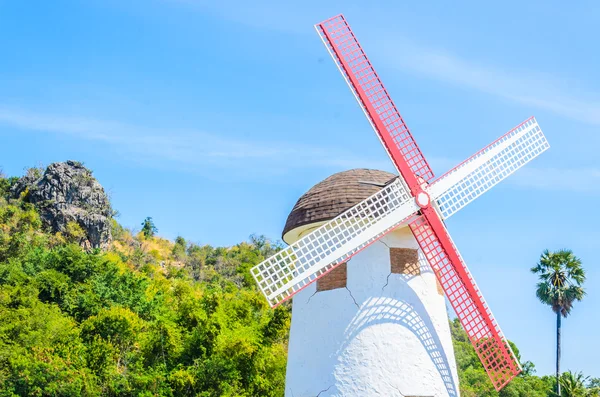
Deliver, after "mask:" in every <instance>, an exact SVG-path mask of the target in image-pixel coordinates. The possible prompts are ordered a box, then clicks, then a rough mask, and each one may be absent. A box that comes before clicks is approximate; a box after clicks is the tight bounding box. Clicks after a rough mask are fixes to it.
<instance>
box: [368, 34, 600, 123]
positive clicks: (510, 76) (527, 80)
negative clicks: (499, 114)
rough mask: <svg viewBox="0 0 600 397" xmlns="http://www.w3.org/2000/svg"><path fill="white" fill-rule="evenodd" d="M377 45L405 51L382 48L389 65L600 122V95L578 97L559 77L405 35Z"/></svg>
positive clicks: (521, 102)
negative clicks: (421, 42) (465, 55)
mask: <svg viewBox="0 0 600 397" xmlns="http://www.w3.org/2000/svg"><path fill="white" fill-rule="evenodd" d="M377 45H378V46H379V48H385V47H386V46H387V48H402V51H383V50H381V51H380V53H381V54H385V55H384V61H386V62H387V63H388V66H391V67H395V68H398V69H401V70H403V71H409V72H411V73H414V74H417V75H421V76H424V77H428V78H433V79H436V80H439V81H443V82H445V83H450V84H454V85H457V86H460V87H463V88H469V89H473V90H476V91H480V92H483V93H486V94H490V95H494V96H496V97H500V98H503V99H506V100H509V101H513V102H516V103H519V104H522V105H526V106H529V107H532V108H537V109H543V110H547V111H550V112H553V113H555V114H557V115H560V116H563V117H567V118H570V119H573V120H577V121H581V122H584V123H588V124H593V125H600V94H590V95H588V96H586V97H585V98H582V97H577V96H575V95H573V94H572V93H570V92H569V91H568V89H565V88H564V87H563V88H561V86H562V85H563V84H561V80H562V79H561V78H560V77H557V76H551V75H547V74H541V73H534V72H528V71H523V70H511V69H509V68H507V67H503V66H500V65H499V66H492V65H486V64H485V63H483V62H478V61H476V60H468V59H464V58H461V57H459V56H456V55H454V54H452V53H450V52H448V51H444V50H439V49H433V48H427V47H424V46H421V45H417V44H416V43H414V42H411V41H409V40H406V39H404V38H397V39H396V40H394V41H393V42H392V41H388V42H385V43H384V42H379V43H377ZM390 46H391V47H390Z"/></svg>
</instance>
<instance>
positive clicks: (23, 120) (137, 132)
mask: <svg viewBox="0 0 600 397" xmlns="http://www.w3.org/2000/svg"><path fill="white" fill-rule="evenodd" d="M0 124H4V125H9V126H12V127H14V128H17V129H21V130H26V131H37V132H39V133H53V134H61V135H70V136H72V137H75V138H77V139H84V140H91V141H96V142H101V143H104V144H107V145H109V146H110V147H112V148H113V149H115V150H116V151H117V152H119V153H122V154H123V155H126V156H127V157H128V158H131V157H130V156H135V158H132V160H134V161H138V162H145V161H153V162H168V163H169V164H170V165H171V166H176V167H179V168H182V169H186V170H187V169H192V168H194V167H198V169H206V168H228V169H234V170H243V171H244V173H246V174H247V173H248V172H252V171H257V172H260V173H265V174H280V173H285V172H288V171H290V170H291V169H298V168H313V167H331V168H334V169H338V168H353V167H372V168H389V164H386V162H385V160H386V159H381V160H371V159H365V158H362V157H361V156H356V155H353V154H351V153H345V152H341V151H340V150H339V149H337V150H336V149H332V148H321V147H315V146H309V145H300V144H293V145H290V144H288V143H284V142H272V141H268V142H257V141H255V140H253V141H248V140H244V139H232V138H231V137H229V136H228V137H227V138H224V136H227V135H225V134H222V135H220V134H214V133H206V132H203V131H193V130H175V129H174V130H160V129H154V128H149V127H146V126H139V125H131V124H127V123H121V122H118V121H110V120H101V119H95V118H88V117H75V116H64V115H57V114H47V113H40V112H34V111H28V110H23V109H14V108H9V107H2V106H0ZM163 165H164V164H163Z"/></svg>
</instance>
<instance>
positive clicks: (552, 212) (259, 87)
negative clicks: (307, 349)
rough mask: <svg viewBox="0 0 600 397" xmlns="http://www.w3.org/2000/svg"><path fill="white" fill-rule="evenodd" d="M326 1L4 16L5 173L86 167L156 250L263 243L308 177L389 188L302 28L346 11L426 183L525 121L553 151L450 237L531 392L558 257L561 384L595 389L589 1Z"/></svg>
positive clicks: (68, 8)
mask: <svg viewBox="0 0 600 397" xmlns="http://www.w3.org/2000/svg"><path fill="white" fill-rule="evenodd" d="M324 3H325V2H322V1H302V2H293V3H292V2H287V4H286V3H285V2H271V3H268V2H262V1H253V2H229V1H220V2H217V1H212V2H208V1H206V2H205V1H196V0H144V1H142V0H131V1H127V2H122V1H116V0H102V1H100V0H89V1H86V2H81V1H64V0H55V1H52V2H35V4H34V3H33V2H25V1H20V2H14V1H7V0H0V49H1V54H2V56H1V58H0V149H2V150H1V152H0V166H1V167H2V168H3V169H4V171H5V172H6V173H8V174H10V175H20V174H22V172H23V170H24V169H25V168H27V167H30V166H34V165H39V164H43V165H47V164H49V163H51V162H54V161H64V160H66V159H76V160H80V161H83V162H85V164H86V165H87V166H88V167H90V168H91V169H93V170H94V174H95V175H96V177H97V178H98V179H99V180H100V182H101V183H102V184H103V185H104V186H105V187H106V188H107V190H108V191H109V192H110V194H111V197H112V202H113V205H114V207H115V208H116V209H118V210H119V211H120V213H121V216H120V219H119V220H120V222H122V223H123V224H124V225H126V226H129V227H133V228H139V225H140V223H141V221H142V220H143V218H144V217H146V216H152V217H153V218H154V220H155V222H156V224H157V226H158V228H159V231H160V234H161V235H163V236H165V237H169V238H174V237H175V236H177V235H182V236H184V237H186V238H187V239H189V240H191V241H194V242H197V243H200V244H212V245H231V244H235V243H237V242H239V241H242V240H244V239H246V238H247V237H248V236H249V235H250V234H252V233H259V234H265V235H267V236H270V237H273V238H279V236H280V232H281V230H282V228H283V225H284V223H285V219H286V217H287V214H288V212H289V211H290V209H291V207H292V206H293V205H294V203H295V201H296V200H297V198H298V197H299V196H300V195H301V194H302V193H304V192H305V191H306V190H307V189H309V188H310V187H311V186H312V185H313V184H315V183H317V182H318V181H320V180H321V179H323V178H325V177H327V176H328V175H330V174H332V173H334V172H338V171H342V170H346V169H350V168H357V167H368V168H380V169H385V170H389V171H392V170H393V167H392V165H391V163H390V161H389V160H388V158H387V156H386V154H385V152H384V151H383V149H382V148H381V146H380V144H379V141H378V140H377V138H376V136H375V134H374V133H373V131H372V130H371V129H370V126H369V124H368V123H367V121H366V120H365V118H364V115H363V114H362V112H361V111H360V109H359V108H358V106H357V104H356V102H355V100H354V98H353V96H352V95H351V93H350V91H349V90H348V89H347V88H346V86H345V83H344V81H343V79H342V78H341V77H340V76H339V73H338V71H337V69H336V68H335V66H334V64H333V62H332V61H331V59H330V58H329V56H328V54H327V52H326V50H325V48H324V47H323V45H322V43H321V41H320V40H319V38H318V36H317V35H316V33H315V31H314V29H313V24H315V23H317V22H320V21H321V20H324V19H326V18H328V17H330V16H333V15H335V14H338V13H344V14H345V16H346V17H347V18H348V20H349V22H350V23H351V25H352V27H353V29H354V31H355V33H356V34H357V35H358V37H359V39H360V41H361V43H362V44H363V46H364V47H365V50H366V51H367V54H368V55H369V57H370V58H371V60H372V61H373V63H374V64H375V66H376V68H377V70H378V72H379V74H380V76H381V78H382V79H383V81H384V83H385V84H386V86H387V88H388V90H389V91H390V93H391V95H392V97H393V98H394V101H395V102H396V104H397V106H398V107H399V109H400V111H401V113H402V115H403V117H404V118H405V120H406V122H407V123H408V125H409V127H410V128H411V130H412V131H413V134H414V135H415V138H416V140H417V142H418V144H419V145H420V147H421V149H422V151H423V152H424V154H425V156H426V157H427V158H428V160H429V161H430V163H431V164H432V166H433V168H434V171H435V172H436V174H437V175H441V174H442V173H443V172H445V171H446V170H447V169H449V168H451V167H452V166H453V165H454V164H456V163H458V162H460V161H461V160H463V159H464V158H466V157H468V156H469V155H470V154H472V153H474V152H475V151H477V150H479V149H480V148H481V147H483V146H485V145H487V144H488V143H490V142H492V141H493V140H494V139H495V138H496V137H498V136H499V135H501V134H502V133H504V132H506V131H507V130H509V129H510V128H512V127H513V126H515V125H517V124H519V123H520V122H521V121H523V120H524V119H526V118H527V117H529V116H531V115H535V116H536V118H537V120H538V122H539V123H540V125H541V127H542V128H543V129H544V132H545V134H546V136H547V137H548V140H549V141H550V144H551V149H550V150H549V151H547V152H546V153H544V154H543V155H542V156H541V157H540V158H539V159H536V160H535V161H534V162H532V163H531V164H529V165H528V166H527V168H526V169H523V170H520V171H519V172H518V173H517V174H516V175H514V176H512V177H511V178H509V180H507V181H506V182H503V183H502V184H501V185H499V186H497V187H496V188H494V189H493V190H492V191H491V192H490V193H487V194H486V195H484V196H482V197H481V198H479V199H478V200H476V201H475V202H474V203H472V204H471V205H469V206H468V207H466V208H465V209H463V210H462V211H461V212H460V213H458V214H457V215H455V216H454V217H452V218H451V219H450V220H449V221H448V227H449V230H450V232H451V234H452V236H453V239H454V241H455V243H456V244H457V245H458V247H459V248H460V250H461V253H462V255H463V257H464V258H465V260H466V261H467V263H468V264H469V265H470V268H471V271H472V273H473V274H474V276H475V278H476V280H477V282H478V284H479V286H480V288H481V289H482V290H483V292H484V295H485V296H486V299H487V301H488V303H489V304H490V306H491V308H492V310H493V311H494V314H495V315H496V317H497V319H498V321H499V323H500V325H501V326H502V328H503V330H504V333H505V334H506V336H507V337H508V338H510V339H511V340H513V341H515V342H516V343H517V345H518V346H519V348H520V350H521V352H522V355H523V356H524V358H525V359H528V360H532V361H534V363H535V364H536V366H537V368H538V373H539V374H546V373H551V372H552V370H553V360H554V328H553V327H554V321H555V319H554V317H553V315H552V313H551V311H550V310H549V309H547V308H546V307H542V306H541V305H540V304H539V303H537V301H536V299H535V296H534V284H535V277H534V276H533V275H531V274H530V273H529V268H530V267H531V266H533V265H534V264H535V262H536V260H537V259H538V257H539V254H540V253H541V251H542V250H543V249H545V248H549V249H558V248H563V247H568V248H571V249H573V250H574V251H575V253H576V254H577V255H579V256H580V257H581V258H582V259H583V262H584V264H585V265H586V267H587V271H588V277H589V280H588V282H587V287H588V296H587V297H586V299H585V301H584V302H582V303H580V304H577V306H576V307H575V309H574V311H573V315H572V317H570V318H568V319H567V320H566V321H565V322H564V331H563V334H564V353H563V368H564V369H572V370H582V371H584V372H585V373H586V374H589V375H593V376H600V363H599V362H598V359H597V358H598V353H599V352H600V342H599V340H598V338H597V336H596V335H597V330H598V328H599V327H600V319H599V316H598V308H599V307H600V270H599V269H600V268H599V266H598V260H597V257H596V255H595V254H596V249H597V248H598V246H599V243H598V241H599V239H600V232H598V230H597V227H596V225H597V223H598V221H600V216H599V214H598V210H597V203H598V200H599V198H600V160H599V159H598V148H599V147H600V134H598V132H599V128H600V79H599V78H598V73H597V71H598V70H600V55H599V52H598V51H597V45H598V44H597V40H598V34H599V33H598V21H599V19H600V3H598V2H593V1H587V2H586V1H580V2H576V3H572V4H569V5H568V7H567V5H566V4H565V3H560V2H549V1H504V2H498V3H489V2H463V3H462V4H461V5H457V4H450V3H447V2H441V1H440V2H437V1H436V2H398V1H378V2H371V3H374V4H368V3H367V2H364V1H349V0H346V1H328V2H326V4H324ZM375 3H376V4H375Z"/></svg>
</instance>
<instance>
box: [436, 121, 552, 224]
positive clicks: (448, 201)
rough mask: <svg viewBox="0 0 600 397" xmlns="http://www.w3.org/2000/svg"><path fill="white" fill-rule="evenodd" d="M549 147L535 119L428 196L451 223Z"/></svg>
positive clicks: (449, 175)
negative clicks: (476, 200)
mask: <svg viewBox="0 0 600 397" xmlns="http://www.w3.org/2000/svg"><path fill="white" fill-rule="evenodd" d="M549 147H550V145H549V144H548V141H547V140H546V137H545V136H544V134H543V132H542V130H541V129H540V126H539V125H538V123H537V121H536V120H535V118H534V117H531V118H529V119H527V120H526V121H524V122H523V123H522V124H520V125H518V126H517V127H515V128H513V129H512V130H510V131H509V132H508V133H506V134H505V135H503V136H501V137H500V138H499V139H498V140H496V141H495V142H493V143H492V144H491V145H489V146H486V147H485V148H483V149H482V150H481V151H479V152H477V153H476V154H475V155H473V156H471V157H470V158H468V159H467V160H465V161H464V162H462V163H461V164H459V165H458V166H457V167H455V168H454V169H452V170H450V171H449V172H447V173H446V174H444V175H443V176H441V177H440V178H438V179H437V180H436V181H435V182H433V183H432V184H431V186H430V187H429V189H428V192H429V194H430V195H431V197H432V198H433V200H434V201H435V202H436V203H437V205H438V209H439V212H440V214H441V216H442V218H443V219H448V218H449V217H450V216H452V215H454V214H455V213H456V212H458V211H459V210H460V209H461V208H463V207H464V206H466V205H467V204H469V203H470V202H471V201H473V200H475V199H476V198H477V197H479V196H481V195H482V194H483V193H485V192H487V191H488V190H489V189H491V188H492V187H493V186H494V185H496V184H498V183H499V182H500V181H502V180H503V179H505V178H506V177H508V176H509V175H510V174H512V173H513V172H515V171H516V170H518V169H519V168H521V167H522V166H524V165H525V164H527V163H528V162H530V161H531V160H533V159H534V158H535V157H537V156H539V155H540V154H541V153H542V152H544V151H545V150H547V149H548V148H549Z"/></svg>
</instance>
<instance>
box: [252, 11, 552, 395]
mask: <svg viewBox="0 0 600 397" xmlns="http://www.w3.org/2000/svg"><path fill="white" fill-rule="evenodd" d="M316 28H317V32H318V33H319V35H320V36H321V38H322V40H323V42H324V43H325V45H326V47H327V49H328V50H329V52H330V54H331V56H332V57H333V59H334V61H335V62H336V64H337V66H338V67H339V69H340V71H341V73H342V75H343V76H344V78H345V79H346V81H347V83H348V85H349V86H350V89H351V90H352V92H353V93H354V95H355V97H356V99H357V100H358V102H359V104H360V106H361V107H362V109H363V110H364V112H365V115H366V116H367V119H368V120H369V122H370V123H371V125H372V127H373V128H374V130H375V132H376V133H377V135H378V137H379V138H380V139H381V142H382V144H383V145H384V147H385V149H386V151H387V153H388V154H389V156H390V158H391V159H392V161H393V163H394V165H395V166H396V168H397V169H398V171H399V173H400V177H394V175H392V174H387V173H383V172H381V171H372V170H352V171H348V172H344V173H340V174H336V175H333V176H331V177H330V178H328V179H326V180H325V181H323V182H321V183H319V184H317V185H316V186H315V187H313V188H312V189H311V190H310V191H309V192H308V193H307V194H305V195H304V196H303V197H302V198H301V199H300V200H299V201H298V203H297V204H296V206H295V207H294V210H293V211H292V213H291V214H290V217H289V218H288V222H287V224H286V228H285V230H284V236H283V238H284V240H285V241H286V242H287V243H289V244H290V246H289V247H288V248H286V249H284V250H282V251H280V252H279V253H277V254H276V255H274V256H273V257H271V258H269V259H267V260H265V261H264V262H262V263H260V264H259V265H257V266H256V267H254V268H253V269H252V270H251V271H252V274H253V276H254V278H255V279H256V281H257V283H258V285H259V287H260V289H261V291H262V292H263V293H264V295H265V296H266V297H267V299H268V301H269V303H270V304H271V305H272V306H277V305H279V304H281V303H282V302H283V301H285V300H287V299H290V298H291V297H292V296H294V300H293V307H292V326H291V331H290V342H289V343H290V344H289V351H288V367H287V375H286V396H289V397H308V396H317V395H319V396H321V397H325V396H357V397H358V396H361V397H364V396H436V397H437V396H457V395H458V387H457V386H458V385H457V383H458V381H457V377H456V365H455V362H454V354H453V350H452V344H451V340H450V333H449V329H448V323H447V316H446V313H445V307H444V298H443V296H442V292H443V294H444V295H445V296H446V297H447V298H448V301H449V302H450V304H451V305H452V308H453V309H454V311H455V313H456V315H457V317H458V319H459V320H460V322H461V324H462V325H463V327H464V328H465V331H466V333H467V335H468V336H469V339H470V341H471V342H472V344H473V345H474V347H475V351H476V352H477V354H478V356H479V358H480V359H481V361H482V364H483V366H484V368H485V369H486V371H487V372H488V375H489V376H490V379H491V381H492V383H493V384H494V386H495V387H496V389H498V390H499V389H501V388H502V387H504V386H505V385H506V384H507V383H508V382H510V380H511V379H513V378H514V377H515V376H517V375H518V374H519V372H520V371H521V367H520V365H519V363H518V361H517V360H516V358H515V356H514V354H513V352H512V351H511V349H510V346H509V345H508V343H507V341H506V339H505V338H504V336H503V334H502V331H501V330H500V327H499V326H498V325H497V323H496V321H495V320H494V318H493V315H492V313H491V311H490V309H489V307H488V305H487V304H486V303H485V301H484V299H483V296H482V294H481V291H480V290H479V289H478V287H477V285H476V284H475V281H474V280H473V278H472V276H471V274H470V273H469V270H468V269H467V267H466V265H465V263H464V261H463V260H462V258H461V257H460V254H459V253H458V251H457V249H456V247H455V246H454V243H453V242H452V240H451V238H450V235H449V234H448V231H447V230H446V228H445V225H444V223H443V220H445V219H447V218H449V217H450V216H452V215H453V214H455V213H456V212H457V211H459V210H460V209H462V208H463V207H464V206H465V205H467V204H468V203H469V202H471V201H473V200H474V199H475V198H477V197H478V196H480V195H481V194H483V193H484V192H486V191H487V190H489V189H490V188H491V187H492V186H494V185H496V184H497V183H499V182H500V181H501V180H503V179H504V178H506V177H507V176H508V175H510V174H512V173H513V172H515V171H516V170H517V169H519V168H520V167H522V166H523V165H525V164H526V163H528V162H529V161H531V160H532V159H533V158H535V157H536V156H538V155H539V154H540V153H542V152H543V151H545V150H546V149H548V147H549V145H548V143H547V141H546V139H545V137H544V135H543V133H542V131H541V129H540V128H539V126H538V124H537V122H536V121H535V119H534V118H533V117H532V118H530V119H528V120H526V121H525V122H523V123H522V124H520V125H518V126H517V127H515V128H514V129H512V130H510V131H509V132H508V133H506V134H505V135H503V136H502V137H500V138H499V139H498V140H496V141H495V142H493V143H492V144H490V145H489V146H487V147H485V148H484V149H482V150H481V151H479V152H477V153H476V154H475V155H473V156H472V157H470V158H469V159H467V160H465V161H464V162H463V163H461V164H459V165H458V166H457V167H455V168H454V169H452V170H450V171H449V172H448V173H446V174H444V175H443V176H441V177H439V178H437V179H434V177H433V172H432V171H431V169H430V168H429V165H428V164H427V162H426V160H425V158H424V157H423V155H422V154H421V151H420V150H419V148H418V147H417V145H416V143H415V141H414V139H413V137H412V135H411V133H410V131H409V130H408V128H407V126H406V124H405V123H404V120H403V119H402V117H401V116H400V114H399V113H398V110H397V108H396V106H395V105H394V103H393V102H392V100H391V98H390V96H389V94H388V92H387V91H386V90H385V88H384V87H383V84H382V83H381V80H380V79H379V77H378V76H377V74H376V72H375V70H374V69H373V66H372V64H371V63H370V61H369V60H368V59H367V57H366V55H365V53H364V51H363V50H362V48H361V47H360V45H359V43H358V41H357V40H356V38H355V36H354V34H353V33H352V31H351V29H350V27H349V25H348V23H347V22H346V20H345V19H344V17H343V16H341V15H339V16H336V17H334V18H331V19H329V20H327V21H325V22H322V23H320V24H318V25H316ZM315 281H317V282H316V283H315Z"/></svg>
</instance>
